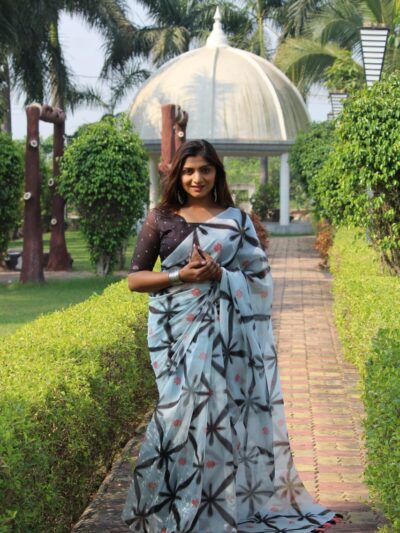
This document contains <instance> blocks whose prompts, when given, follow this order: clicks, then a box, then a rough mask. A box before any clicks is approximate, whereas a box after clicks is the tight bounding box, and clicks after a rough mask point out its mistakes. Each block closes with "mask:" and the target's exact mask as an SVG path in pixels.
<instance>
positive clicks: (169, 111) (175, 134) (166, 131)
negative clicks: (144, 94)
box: [158, 104, 189, 188]
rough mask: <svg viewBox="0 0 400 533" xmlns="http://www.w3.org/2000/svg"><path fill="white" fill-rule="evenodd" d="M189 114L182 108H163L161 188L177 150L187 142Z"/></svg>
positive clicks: (169, 105) (170, 105)
mask: <svg viewBox="0 0 400 533" xmlns="http://www.w3.org/2000/svg"><path fill="white" fill-rule="evenodd" d="M188 118H189V116H188V114H187V113H186V111H183V109H181V107H180V106H178V105H175V104H165V105H163V106H161V120H162V127H161V163H160V164H159V165H158V170H159V173H160V178H161V180H160V182H161V188H163V183H164V180H165V177H166V176H167V174H168V171H169V169H170V168H171V161H172V159H173V157H174V155H175V152H176V150H177V149H178V148H179V146H181V144H182V143H184V142H185V140H186V126H187V122H188Z"/></svg>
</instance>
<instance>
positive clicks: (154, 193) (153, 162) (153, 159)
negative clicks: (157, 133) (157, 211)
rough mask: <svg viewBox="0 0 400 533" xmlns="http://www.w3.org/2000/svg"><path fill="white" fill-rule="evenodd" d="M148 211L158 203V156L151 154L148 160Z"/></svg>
mask: <svg viewBox="0 0 400 533" xmlns="http://www.w3.org/2000/svg"><path fill="white" fill-rule="evenodd" d="M149 163H150V195H149V196H150V198H149V200H150V209H153V207H154V206H155V205H156V204H157V203H158V201H159V198H160V174H159V172H158V155H157V154H151V155H150V159H149Z"/></svg>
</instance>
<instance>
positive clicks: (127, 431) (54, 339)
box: [0, 280, 156, 533]
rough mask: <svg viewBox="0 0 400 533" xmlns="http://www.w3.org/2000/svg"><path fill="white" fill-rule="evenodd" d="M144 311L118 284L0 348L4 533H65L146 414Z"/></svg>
mask: <svg viewBox="0 0 400 533" xmlns="http://www.w3.org/2000/svg"><path fill="white" fill-rule="evenodd" d="M147 306H148V304H147V295H145V294H141V293H135V294H132V293H130V292H129V291H128V288H127V284H126V280H123V281H121V282H119V283H114V284H113V285H111V286H110V287H108V288H107V289H106V290H105V292H104V294H102V295H101V296H98V295H94V296H92V297H91V298H89V299H88V300H86V301H85V302H83V303H80V304H78V305H76V306H72V307H70V308H68V309H66V310H63V311H57V312H54V313H52V314H50V315H48V316H43V317H41V318H39V319H37V320H35V321H33V322H31V323H29V324H27V325H26V326H23V327H22V328H20V329H19V330H18V331H17V332H16V333H15V334H14V335H11V336H9V337H6V338H5V339H4V340H3V341H2V342H1V343H0V390H1V395H0V457H1V463H0V465H1V468H0V494H1V498H0V531H1V532H2V533H28V532H30V531H31V532H35V533H49V532H52V533H66V532H67V531H70V529H71V525H72V524H73V523H74V522H75V521H76V520H77V519H78V517H79V516H80V514H81V513H82V511H83V509H84V508H85V506H86V505H87V504H88V500H89V497H90V495H91V494H92V493H93V492H94V491H95V490H96V489H97V487H98V485H99V484H100V482H101V481H102V479H103V478H104V476H105V474H106V472H107V470H108V468H109V467H110V464H111V462H112V460H113V456H114V454H115V452H116V451H118V450H119V449H120V447H121V446H122V445H123V444H124V443H125V442H126V441H127V440H128V438H130V437H131V435H132V433H133V431H134V429H135V427H136V424H137V423H138V421H139V420H140V418H141V417H142V416H143V413H144V412H145V411H147V410H148V408H149V406H150V405H152V404H153V401H154V400H155V398H156V387H155V383H154V374H153V372H152V369H151V367H150V364H149V360H148V350H147V308H148V307H147ZM10 354H12V355H10Z"/></svg>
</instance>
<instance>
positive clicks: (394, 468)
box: [364, 320, 400, 531]
mask: <svg viewBox="0 0 400 533" xmlns="http://www.w3.org/2000/svg"><path fill="white" fill-rule="evenodd" d="M399 322H400V320H399ZM399 391H400V329H397V330H387V329H381V330H379V332H378V333H377V335H376V336H375V337H374V339H373V343H372V356H371V357H370V358H369V359H368V361H367V364H366V376H365V393H364V402H365V409H366V414H367V417H366V420H365V430H366V442H367V450H368V466H367V469H366V472H365V475H366V480H367V483H368V485H369V486H370V487H371V489H372V491H373V494H374V495H375V496H376V497H377V498H378V499H379V500H380V501H381V502H382V506H383V511H384V513H385V515H386V516H387V517H388V518H389V519H390V520H391V522H392V525H393V531H400V469H399V465H400V393H399Z"/></svg>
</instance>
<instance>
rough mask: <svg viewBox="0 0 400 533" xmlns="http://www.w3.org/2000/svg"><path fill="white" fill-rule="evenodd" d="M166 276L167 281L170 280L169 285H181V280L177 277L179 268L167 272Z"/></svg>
mask: <svg viewBox="0 0 400 533" xmlns="http://www.w3.org/2000/svg"><path fill="white" fill-rule="evenodd" d="M168 277H169V281H170V282H171V285H181V284H182V283H183V281H182V280H181V278H180V277H179V268H177V269H175V270H171V272H168Z"/></svg>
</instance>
